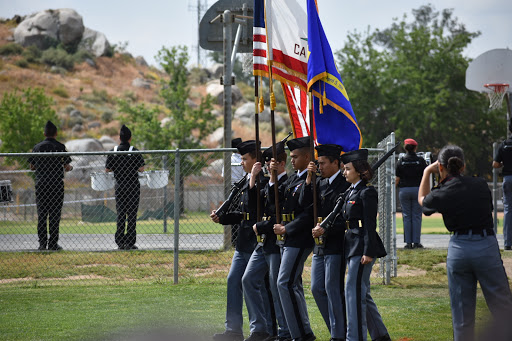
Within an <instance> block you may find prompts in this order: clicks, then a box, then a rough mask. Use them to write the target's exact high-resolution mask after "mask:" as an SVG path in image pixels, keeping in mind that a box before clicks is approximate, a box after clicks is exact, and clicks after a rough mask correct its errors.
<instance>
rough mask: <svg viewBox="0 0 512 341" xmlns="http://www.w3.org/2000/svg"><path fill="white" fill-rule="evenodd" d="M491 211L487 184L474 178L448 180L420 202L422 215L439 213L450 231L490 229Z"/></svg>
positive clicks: (452, 178)
mask: <svg viewBox="0 0 512 341" xmlns="http://www.w3.org/2000/svg"><path fill="white" fill-rule="evenodd" d="M492 209H493V207H492V196H491V191H490V190H489V187H488V186H487V182H486V181H485V180H484V179H482V178H476V177H466V176H455V177H448V178H446V179H445V180H443V181H442V182H441V184H440V185H439V186H438V187H435V188H434V189H433V190H432V192H430V193H429V194H428V195H427V196H425V198H424V200H423V213H425V215H431V214H432V213H434V212H439V213H441V214H442V215H443V221H444V225H445V226H446V228H447V229H448V230H449V231H457V230H467V229H473V230H483V229H492V228H493V220H492Z"/></svg>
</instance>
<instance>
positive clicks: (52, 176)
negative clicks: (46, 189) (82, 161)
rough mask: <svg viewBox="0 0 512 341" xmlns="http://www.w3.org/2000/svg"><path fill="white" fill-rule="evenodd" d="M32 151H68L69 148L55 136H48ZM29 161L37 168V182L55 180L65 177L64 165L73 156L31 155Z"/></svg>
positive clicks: (68, 162)
mask: <svg viewBox="0 0 512 341" xmlns="http://www.w3.org/2000/svg"><path fill="white" fill-rule="evenodd" d="M32 152H34V153H50V152H67V150H66V147H65V146H64V145H63V144H62V143H60V142H58V141H57V140H55V139H54V138H51V137H47V138H46V139H44V141H41V142H39V143H38V144H36V145H35V146H34V149H33V150H32ZM28 162H29V163H30V164H32V166H34V168H35V170H36V183H39V182H52V181H53V182H55V181H61V180H62V179H64V166H65V165H67V164H70V163H71V158H70V157H69V156H48V157H38V156H31V157H30V158H29V159H28Z"/></svg>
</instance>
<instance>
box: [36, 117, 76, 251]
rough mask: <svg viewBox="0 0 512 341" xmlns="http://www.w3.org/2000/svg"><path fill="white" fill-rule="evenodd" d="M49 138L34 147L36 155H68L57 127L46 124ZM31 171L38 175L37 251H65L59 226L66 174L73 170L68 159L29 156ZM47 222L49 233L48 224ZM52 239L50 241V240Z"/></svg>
mask: <svg viewBox="0 0 512 341" xmlns="http://www.w3.org/2000/svg"><path fill="white" fill-rule="evenodd" d="M44 136H46V139H45V140H44V141H42V142H39V143H38V144H36V145H35V146H34V149H33V150H32V152H34V153H50V152H66V147H65V146H64V145H63V144H62V143H60V142H58V141H57V140H56V139H55V138H56V137H57V127H56V126H55V124H53V123H52V122H50V121H48V122H46V125H45V127H44ZM28 162H29V163H30V169H32V170H35V173H36V180H35V182H36V184H35V187H36V205H37V236H38V238H39V247H38V250H41V251H42V250H46V248H48V250H54V251H58V250H62V247H61V246H60V245H59V244H58V241H59V224H60V217H61V212H62V205H63V204H64V172H69V171H70V170H72V169H73V166H71V165H70V163H71V158H70V157H69V156H53V157H35V156H33V157H30V158H29V159H28ZM47 220H48V231H47V230H46V221H47ZM48 236H49V238H48Z"/></svg>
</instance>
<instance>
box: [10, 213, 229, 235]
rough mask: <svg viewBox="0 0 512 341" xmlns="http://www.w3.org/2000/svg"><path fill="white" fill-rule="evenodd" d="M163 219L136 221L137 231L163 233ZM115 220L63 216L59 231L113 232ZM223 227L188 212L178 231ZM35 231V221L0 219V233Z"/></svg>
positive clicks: (220, 229)
mask: <svg viewBox="0 0 512 341" xmlns="http://www.w3.org/2000/svg"><path fill="white" fill-rule="evenodd" d="M163 226H164V224H163V220H139V221H137V233H139V234H154V233H164V227H163ZM115 231H116V223H115V222H106V223H90V222H83V221H80V220H78V219H67V218H65V217H64V218H63V219H62V220H61V223H60V233H61V234H68V233H79V234H114V233H115ZM223 231H224V227H223V226H222V225H220V224H216V223H214V222H212V221H211V220H210V217H209V215H208V214H207V213H203V212H189V213H186V214H185V215H184V216H183V217H181V218H180V233H183V234H219V233H223ZM33 233H37V221H36V220H33V221H0V235H2V234H33ZM167 233H170V234H172V233H174V220H172V219H168V221H167Z"/></svg>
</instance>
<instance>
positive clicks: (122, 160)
mask: <svg viewBox="0 0 512 341" xmlns="http://www.w3.org/2000/svg"><path fill="white" fill-rule="evenodd" d="M379 148H380V147H379ZM383 150H384V149H370V160H369V161H370V163H373V162H375V161H376V160H377V157H378V153H379V152H381V151H383ZM233 151H234V149H230V148H226V149H201V150H164V151H123V152H83V153H78V152H76V153H9V154H0V195H1V196H0V284H2V285H9V284H12V285H33V283H38V285H42V284H44V285H46V284H48V285H51V284H55V283H59V284H65V283H77V281H80V283H91V282H94V281H96V282H102V283H103V282H117V281H126V280H148V281H158V282H161V281H165V282H174V283H177V282H178V281H180V282H197V281H204V280H208V281H215V280H222V281H224V280H225V278H226V276H227V273H228V271H229V266H230V264H231V258H232V256H233V247H232V240H231V227H230V226H222V225H219V224H215V223H213V222H212V221H211V220H210V218H209V214H210V212H211V211H212V210H213V209H216V208H217V207H218V206H219V205H220V204H221V203H222V202H223V200H224V192H225V190H224V179H223V177H222V168H223V164H224V161H223V158H224V155H225V154H226V153H228V154H229V155H230V154H231V153H232V152H233ZM67 157H70V158H71V162H70V165H71V166H73V169H72V170H71V171H69V172H66V173H65V175H64V177H63V179H62V173H61V172H60V171H55V169H56V168H51V167H50V166H48V165H49V164H52V162H53V164H54V166H53V167H55V164H57V165H59V167H60V169H62V168H63V166H64V165H65V164H66V158H67ZM50 160H51V162H50ZM107 160H108V161H107ZM133 160H139V162H135V161H133ZM140 160H143V161H144V172H141V173H138V172H137V170H138V169H139V168H140V167H141V163H140ZM31 164H32V165H33V166H35V167H36V169H35V170H31V169H30V167H31ZM34 164H35V165H34ZM42 165H43V166H45V165H46V166H47V167H49V168H47V169H46V170H45V169H44V168H43V169H41V168H37V167H43V166H42ZM109 167H110V168H109ZM130 167H131V168H130ZM381 168H382V167H381ZM48 169H49V170H50V171H48ZM106 169H110V170H113V171H114V172H110V173H107V172H105V170H106ZM128 169H130V170H128ZM133 169H135V171H134V172H135V173H130V172H133ZM42 170H43V173H45V174H44V176H41V175H40V173H41V171H42ZM123 172H125V173H126V174H123ZM133 174H135V175H133ZM381 177H383V176H381V174H380V171H379V175H378V178H379V181H378V182H375V185H377V183H378V188H379V200H381V192H382V189H383V188H386V185H385V184H384V183H381ZM43 181H44V183H45V184H44V186H42V185H41V184H42V183H43ZM384 181H385V180H384ZM60 184H62V185H63V188H62V187H60V186H61V185H60ZM61 188H62V195H60V191H61ZM55 193H57V194H55ZM382 195H383V194H382ZM116 198H117V200H116ZM61 205H62V206H61ZM38 210H39V213H40V214H38ZM383 212H385V214H389V213H390V212H389V211H383ZM379 213H380V215H382V214H383V213H382V212H381V211H380V208H379ZM45 214H46V215H45ZM40 216H45V218H44V219H41V218H39V219H38V217H40ZM123 217H124V218H123ZM55 219H60V220H59V222H58V226H59V227H58V233H57V231H55V228H56V225H55ZM135 219H136V228H133V225H130V224H134V222H135ZM38 220H39V221H38ZM47 220H48V221H47ZM123 220H124V221H123ZM52 222H53V224H54V225H53V229H54V230H53V231H50V233H49V234H48V236H47V240H44V237H45V236H46V235H47V233H46V225H51V224H52ZM43 223H44V225H45V226H44V230H45V233H44V234H43V232H42V231H43V228H42V226H43ZM38 224H39V234H38ZM379 224H381V222H380V221H379ZM118 225H119V226H120V227H119V228H118ZM124 226H126V228H124ZM381 226H382V225H381ZM133 230H135V231H136V233H133ZM381 233H382V229H381ZM57 238H58V239H57ZM57 246H60V247H62V251H59V252H55V251H54V250H52V249H57ZM309 265H310V261H309V262H308V263H307V264H306V269H305V277H306V278H307V279H306V281H307V282H309V273H310V272H309V271H310V269H309V267H308V266H309Z"/></svg>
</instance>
